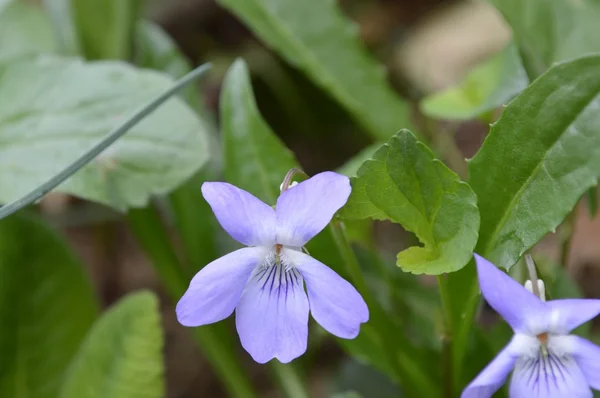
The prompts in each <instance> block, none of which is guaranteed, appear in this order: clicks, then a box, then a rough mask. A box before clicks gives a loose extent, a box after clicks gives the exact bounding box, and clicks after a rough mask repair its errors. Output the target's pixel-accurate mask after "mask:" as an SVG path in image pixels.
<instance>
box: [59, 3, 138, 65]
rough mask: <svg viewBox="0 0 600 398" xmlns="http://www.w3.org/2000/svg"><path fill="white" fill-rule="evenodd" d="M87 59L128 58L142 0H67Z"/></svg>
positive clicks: (79, 41)
mask: <svg viewBox="0 0 600 398" xmlns="http://www.w3.org/2000/svg"><path fill="white" fill-rule="evenodd" d="M70 4H71V12H72V15H73V20H74V22H75V28H76V32H77V42H78V43H79V49H80V51H81V52H82V54H83V55H84V56H85V58H86V59H89V60H97V59H123V60H126V59H129V58H130V57H131V55H132V54H131V52H132V48H133V37H134V32H135V25H136V22H137V19H138V15H139V13H140V11H141V0H70Z"/></svg>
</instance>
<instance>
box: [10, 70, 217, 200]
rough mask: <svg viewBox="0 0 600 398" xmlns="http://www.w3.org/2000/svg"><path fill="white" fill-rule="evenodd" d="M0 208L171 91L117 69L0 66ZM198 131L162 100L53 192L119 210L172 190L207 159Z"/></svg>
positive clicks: (153, 77) (183, 110)
mask: <svg viewBox="0 0 600 398" xmlns="http://www.w3.org/2000/svg"><path fill="white" fill-rule="evenodd" d="M0 75H1V76H2V79H0V175H1V177H0V202H9V201H11V200H14V199H16V198H18V197H19V196H21V195H23V194H24V193H26V192H28V191H30V190H31V189H32V188H34V187H35V186H37V185H39V184H40V183H42V182H44V181H45V180H47V179H48V178H49V177H50V176H52V175H54V174H56V173H57V172H58V171H59V170H61V169H63V168H64V167H65V166H66V165H67V164H69V163H70V162H71V161H73V160H74V159H76V158H77V157H78V156H80V154H81V153H82V152H84V151H85V150H87V149H89V148H90V147H92V146H93V145H95V144H96V143H97V142H98V141H100V140H101V139H102V138H103V137H104V136H105V135H106V133H107V132H108V131H110V130H111V129H112V128H114V127H115V126H116V125H117V124H119V123H120V121H121V120H122V119H123V118H125V117H127V116H128V115H129V114H131V113H132V112H133V111H135V110H137V109H138V108H139V107H141V106H142V105H144V104H145V103H146V102H147V101H149V100H150V99H152V98H154V97H155V96H157V95H158V94H160V93H161V92H163V91H164V90H166V89H167V88H168V87H170V86H171V84H172V79H170V78H168V77H167V76H165V75H163V74H161V73H157V72H153V71H148V70H139V69H136V68H133V67H131V66H128V65H126V64H123V63H120V62H96V63H84V62H81V61H79V60H74V59H61V58H40V59H36V60H33V61H23V62H19V63H11V64H9V65H4V66H0ZM207 157H208V148H207V138H206V135H205V132H204V127H203V124H202V123H201V121H200V120H199V119H198V117H197V116H196V115H195V114H194V112H193V111H192V110H190V109H189V107H188V106H187V105H185V104H184V103H183V102H182V101H181V100H179V99H175V98H174V99H171V100H169V101H167V102H166V103H165V104H164V105H162V107H161V108H159V109H158V110H156V111H155V112H154V113H152V114H151V115H150V116H148V117H147V118H146V119H144V120H143V121H141V122H140V123H139V124H137V125H136V126H134V127H133V128H132V129H131V130H130V131H129V132H128V133H127V135H125V136H124V137H123V138H122V139H120V140H119V141H118V142H117V143H115V144H114V145H113V146H111V147H110V148H109V149H107V150H106V151H105V152H104V153H103V154H101V156H99V157H98V158H97V159H95V161H94V162H92V163H90V164H88V165H87V166H86V167H84V168H83V169H82V170H80V171H79V172H78V173H77V174H75V175H74V176H73V177H72V178H71V179H70V180H68V181H67V182H66V183H65V184H63V185H61V186H60V187H59V188H58V190H60V191H63V192H67V193H71V194H73V195H76V196H80V197H83V198H85V199H89V200H93V201H97V202H101V203H105V204H108V205H111V206H113V207H115V208H118V209H125V208H128V207H139V206H143V205H144V204H145V203H147V201H148V198H149V196H150V195H152V194H164V193H166V192H169V191H171V190H172V189H174V188H175V187H177V186H178V185H179V184H181V183H182V182H183V181H185V180H186V179H187V178H189V177H190V176H191V175H192V174H193V173H194V172H195V171H196V170H198V169H199V168H200V167H201V166H202V165H203V164H204V163H205V161H206V160H207Z"/></svg>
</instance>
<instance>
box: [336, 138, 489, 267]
mask: <svg viewBox="0 0 600 398" xmlns="http://www.w3.org/2000/svg"><path fill="white" fill-rule="evenodd" d="M340 215H341V216H342V217H344V218H349V219H357V218H358V219H361V218H368V217H370V218H373V219H376V220H391V221H393V222H395V223H398V224H401V225H402V226H403V227H404V228H406V229H407V230H409V231H411V232H414V233H415V234H416V235H417V237H418V238H419V240H420V241H421V242H422V243H423V244H424V247H416V246H415V247H411V248H408V249H406V250H404V251H402V252H400V253H398V259H397V264H398V266H400V267H401V268H402V269H403V270H405V271H408V272H412V273H415V274H421V273H427V274H441V273H444V272H452V271H456V270H458V269H460V268H462V267H463V266H464V265H465V264H466V263H467V262H468V261H469V259H470V258H471V253H472V251H473V247H474V246H475V243H476V242H477V230H478V228H479V213H478V211H477V205H476V197H475V194H474V193H473V191H472V190H471V188H470V187H469V186H468V185H467V184H466V183H464V182H462V181H460V179H459V177H458V176H457V175H456V174H455V173H454V172H452V171H451V170H450V169H449V168H448V167H446V166H445V165H444V164H443V163H442V162H441V161H439V160H437V159H434V158H433V154H432V153H431V151H430V150H429V149H428V148H427V147H426V146H425V145H423V144H422V143H420V142H418V141H417V140H416V138H415V136H414V135H413V134H412V133H411V132H410V131H408V130H402V131H400V132H399V133H398V134H396V135H395V136H394V137H393V138H392V139H391V140H390V141H389V143H387V144H385V145H383V146H382V147H381V148H380V149H379V150H378V151H377V152H376V153H375V155H374V156H373V159H370V160H367V161H366V162H365V163H364V164H363V165H362V167H361V168H360V170H359V171H358V175H357V177H355V178H353V180H352V194H351V195H350V199H349V200H348V203H347V204H346V206H345V207H344V208H343V209H342V211H341V213H340Z"/></svg>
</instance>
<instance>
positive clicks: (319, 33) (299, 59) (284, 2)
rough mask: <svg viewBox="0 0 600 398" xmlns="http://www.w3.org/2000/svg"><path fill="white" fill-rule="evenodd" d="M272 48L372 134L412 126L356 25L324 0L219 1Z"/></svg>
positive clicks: (387, 134) (384, 135) (388, 133)
mask: <svg viewBox="0 0 600 398" xmlns="http://www.w3.org/2000/svg"><path fill="white" fill-rule="evenodd" d="M219 3H220V4H221V5H223V6H225V7H226V8H228V9H229V10H231V11H232V12H233V13H234V14H236V15H237V16H238V17H240V18H241V19H242V20H243V21H244V22H245V23H246V24H248V26H250V28H251V29H252V30H253V31H254V32H255V33H256V34H257V35H258V36H259V37H260V38H261V39H262V40H263V41H264V42H265V43H267V44H268V45H269V46H270V47H271V48H273V49H274V50H275V51H277V52H278V53H279V54H280V55H281V56H282V57H283V58H285V59H286V60H287V61H288V62H290V63H291V64H292V65H294V66H296V67H297V68H299V69H300V70H302V71H303V72H304V73H306V74H307V75H308V76H309V77H310V78H311V79H313V80H314V81H315V82H316V83H317V84H318V85H320V86H321V87H322V88H323V89H324V90H326V91H327V92H329V93H330V94H331V95H332V96H333V97H334V98H335V99H336V100H337V101H339V102H340V104H342V105H343V106H344V107H345V108H346V109H347V110H348V112H349V113H350V114H351V115H352V116H353V117H354V118H355V119H356V120H357V121H358V122H359V123H360V124H361V125H362V126H363V127H364V128H365V129H366V130H367V131H369V132H370V133H371V134H372V135H373V136H374V137H379V138H383V139H388V138H389V137H390V136H391V135H392V134H393V133H394V132H395V131H397V130H398V129H399V128H402V127H410V121H409V109H408V106H407V105H406V104H405V103H404V102H402V101H401V100H400V99H399V98H398V96H397V95H396V94H395V93H394V92H393V90H392V89H391V88H390V87H389V85H388V84H387V82H386V80H385V74H384V70H383V69H382V68H381V66H379V65H378V64H377V63H376V62H375V61H374V60H373V59H372V58H371V57H370V56H369V55H368V54H367V53H366V51H365V49H364V48H363V47H362V45H361V44H360V43H359V40H358V37H357V34H356V33H357V28H356V27H355V25H353V24H352V23H350V22H349V21H348V20H347V19H346V18H345V17H344V15H343V14H342V13H341V12H340V10H339V9H338V6H337V4H336V2H335V1H330V0H328V1H323V0H303V1H297V0H219Z"/></svg>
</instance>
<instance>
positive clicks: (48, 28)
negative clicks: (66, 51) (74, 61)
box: [0, 0, 57, 63]
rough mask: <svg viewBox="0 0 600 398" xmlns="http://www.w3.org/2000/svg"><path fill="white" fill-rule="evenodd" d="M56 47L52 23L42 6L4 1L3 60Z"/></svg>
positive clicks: (0, 25) (0, 5)
mask: <svg viewBox="0 0 600 398" xmlns="http://www.w3.org/2000/svg"><path fill="white" fill-rule="evenodd" d="M56 49H57V48H56V43H55V42H54V38H53V32H52V25H51V24H50V21H49V20H48V18H47V16H46V15H44V11H43V10H42V9H41V8H40V7H39V6H36V5H34V4H32V3H28V2H25V1H21V0H18V1H17V0H4V1H3V2H0V63H3V62H6V61H7V60H10V59H14V58H19V57H25V56H32V55H37V54H49V53H53V52H55V51H56Z"/></svg>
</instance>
